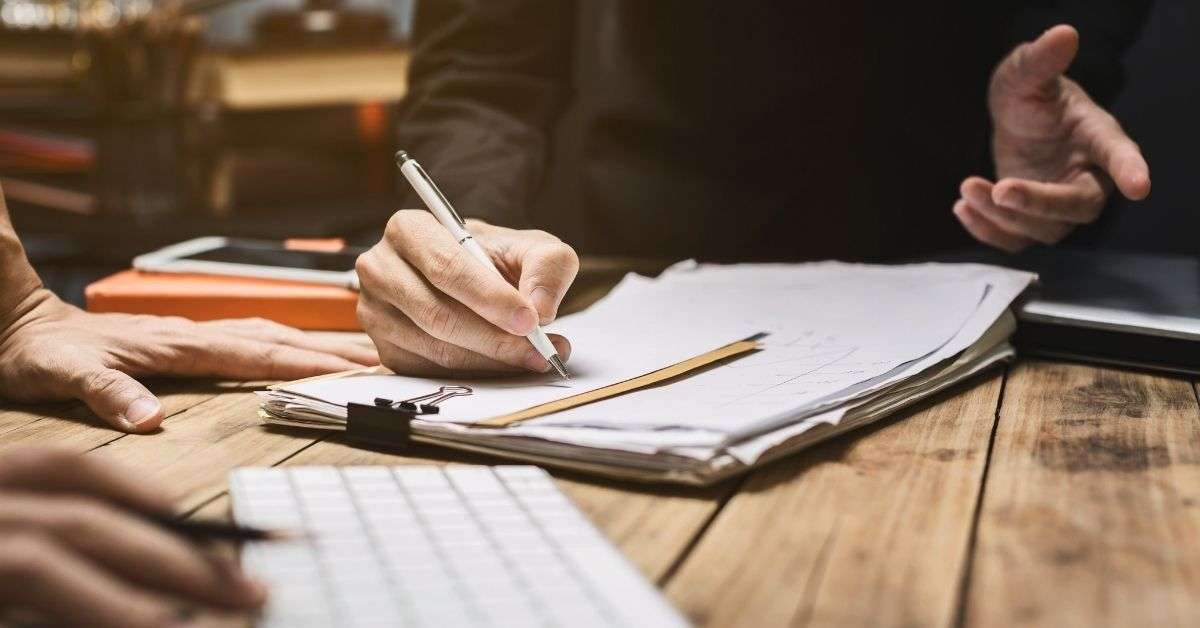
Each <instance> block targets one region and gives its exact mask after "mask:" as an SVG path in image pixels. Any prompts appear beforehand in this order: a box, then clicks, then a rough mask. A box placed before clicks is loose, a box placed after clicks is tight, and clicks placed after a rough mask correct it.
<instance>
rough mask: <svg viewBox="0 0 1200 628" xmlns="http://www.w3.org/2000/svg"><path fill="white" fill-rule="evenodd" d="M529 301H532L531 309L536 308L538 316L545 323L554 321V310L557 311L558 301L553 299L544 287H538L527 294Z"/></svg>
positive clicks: (548, 290)
mask: <svg viewBox="0 0 1200 628" xmlns="http://www.w3.org/2000/svg"><path fill="white" fill-rule="evenodd" d="M529 299H530V300H531V301H533V307H535V308H537V311H538V314H539V315H540V316H541V317H542V318H543V320H545V321H546V322H549V321H552V320H554V314H555V310H557V309H558V299H556V298H554V293H553V292H551V291H550V289H549V288H547V287H545V286H538V287H536V288H534V289H533V292H530V293H529Z"/></svg>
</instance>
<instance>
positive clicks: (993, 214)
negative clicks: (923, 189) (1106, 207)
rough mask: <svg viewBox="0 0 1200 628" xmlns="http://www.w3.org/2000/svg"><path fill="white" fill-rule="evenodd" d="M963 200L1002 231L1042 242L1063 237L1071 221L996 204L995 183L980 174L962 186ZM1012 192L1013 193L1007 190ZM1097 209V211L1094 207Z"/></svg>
mask: <svg viewBox="0 0 1200 628" xmlns="http://www.w3.org/2000/svg"><path fill="white" fill-rule="evenodd" d="M960 191H961V192H962V195H963V200H965V201H966V203H967V205H969V206H970V207H971V209H972V210H974V211H975V212H976V213H977V214H979V215H981V216H983V217H984V218H985V219H987V221H988V222H989V223H991V224H992V225H995V226H996V227H998V228H1000V229H1001V230H1002V231H1004V232H1006V233H1008V234H1010V235H1014V236H1019V237H1021V238H1024V239H1026V240H1032V241H1034V242H1041V243H1042V244H1053V243H1055V242H1058V241H1059V240H1061V239H1062V238H1064V237H1065V236H1066V235H1067V234H1068V233H1070V232H1071V229H1073V228H1074V225H1073V224H1071V223H1069V222H1064V221H1061V220H1055V219H1052V218H1046V217H1045V216H1042V215H1037V214H1032V213H1023V212H1020V211H1017V210H1015V209H1013V208H1011V207H1006V206H1003V205H999V204H997V203H996V202H995V201H994V200H993V197H994V196H995V190H994V186H993V185H992V184H991V182H989V181H987V180H985V179H981V178H979V177H971V178H969V179H967V180H966V181H964V182H963V185H962V187H961V190H960ZM1009 195H1010V196H1011V195H1012V193H1011V192H1010V193H1009ZM1097 211H1099V210H1098V209H1097Z"/></svg>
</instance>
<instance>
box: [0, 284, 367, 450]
mask: <svg viewBox="0 0 1200 628" xmlns="http://www.w3.org/2000/svg"><path fill="white" fill-rule="evenodd" d="M22 308H23V311H25V312H26V313H25V314H23V315H22V316H20V317H19V318H17V320H16V321H15V322H13V323H12V324H10V325H9V326H8V328H7V329H4V330H0V397H5V398H8V399H12V400H15V401H27V402H28V401H42V400H52V399H80V400H82V401H83V402H84V403H86V404H87V405H88V407H89V408H91V409H92V411H93V412H95V413H96V415H98V416H99V417H100V418H102V419H104V420H105V421H107V422H108V423H109V424H110V425H112V426H113V427H116V428H117V429H120V430H122V431H126V432H143V433H144V432H149V431H152V430H154V429H155V428H157V427H158V425H159V424H160V423H162V420H163V407H162V404H161V403H160V402H159V401H158V399H156V398H155V397H154V395H153V394H151V393H150V391H149V390H147V389H146V387H145V386H143V385H141V384H140V383H138V382H137V381H136V380H134V379H133V377H131V376H142V375H179V376H189V377H192V376H194V377H225V378H231V379H242V380H245V379H269V380H276V379H297V378H301V377H309V376H312V375H319V374H323V373H332V372H336V371H344V370H349V369H354V368H361V367H362V366H364V365H373V364H377V363H378V357H377V356H376V354H375V352H373V351H371V350H369V349H367V348H365V347H357V346H354V345H351V344H343V343H339V342H333V341H329V340H323V339H318V338H314V337H310V336H309V335H307V334H305V333H303V332H301V331H298V330H296V329H292V328H291V327H285V326H283V325H279V324H277V323H272V322H269V321H264V320H258V319H242V320H224V321H212V322H206V323H195V322H192V321H189V320H186V319H182V318H168V317H158V316H134V315H129V314H88V313H86V312H82V311H80V310H79V309H78V308H75V307H72V306H70V305H67V304H65V303H63V302H62V301H59V300H58V299H57V298H56V297H54V296H53V295H51V294H50V293H49V292H46V291H44V290H39V291H38V292H36V293H34V294H33V295H31V297H30V298H29V299H28V300H27V301H26V303H25V305H23V306H22Z"/></svg>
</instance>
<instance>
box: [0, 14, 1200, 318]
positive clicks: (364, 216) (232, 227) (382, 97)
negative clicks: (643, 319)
mask: <svg viewBox="0 0 1200 628" xmlns="http://www.w3.org/2000/svg"><path fill="white" fill-rule="evenodd" d="M415 1H417V0H240V1H239V0H176V1H174V2H170V3H165V2H152V0H70V1H65V0H58V1H46V0H0V182H2V183H3V187H4V191H5V194H6V196H7V198H8V202H9V207H10V210H11V212H12V215H13V219H14V221H15V222H16V223H17V229H18V232H19V233H20V234H21V236H22V238H23V239H24V241H25V242H26V244H27V246H28V249H29V255H30V257H31V259H32V260H33V262H34V265H35V266H36V267H37V268H38V270H39V272H40V273H41V274H42V276H43V278H44V280H45V281H46V282H47V284H48V285H50V286H51V287H52V289H54V290H55V291H57V292H59V293H60V294H61V295H62V296H64V298H66V299H68V300H70V301H73V302H76V303H79V302H81V300H82V293H83V287H84V286H85V285H87V283H89V282H91V281H92V280H94V279H96V278H99V277H101V276H104V275H107V274H109V273H111V272H114V271H116V270H120V269H123V268H126V267H128V264H129V261H130V259H131V258H132V257H133V256H135V255H137V254H140V253H143V252H147V251H150V250H153V249H156V248H160V247H161V246H164V245H166V244H170V243H174V242H178V241H180V240H184V239H187V238H192V237H196V236H201V235H235V236H246V237H261V238H273V239H279V238H284V237H326V236H342V235H348V234H353V233H368V234H369V233H371V232H373V231H376V230H378V229H379V228H381V226H382V224H383V222H384V218H385V217H386V216H387V215H388V214H389V213H390V212H391V211H392V210H394V209H395V208H394V207H393V206H392V205H393V202H394V199H395V185H396V183H397V181H396V175H395V169H394V168H393V167H392V162H391V158H390V154H391V153H392V152H393V151H394V150H395V149H396V146H395V140H394V139H393V138H394V136H395V118H396V111H397V107H398V104H399V103H400V101H401V99H402V98H403V96H404V93H405V87H406V83H405V73H406V69H407V65H408V58H409V50H408V47H407V42H408V39H409V36H410V33H411V29H412V16H413V12H414V6H413V3H414V2H415ZM1197 33H1200V3H1196V2H1194V1H1192V0H1162V1H1159V2H1157V3H1156V5H1155V8H1154V11H1153V13H1152V15H1151V16H1150V19H1149V21H1148V23H1147V26H1146V29H1145V32H1144V33H1143V35H1142V36H1141V37H1140V39H1139V41H1138V43H1137V45H1136V46H1135V47H1134V49H1133V50H1132V51H1131V52H1130V54H1129V55H1128V56H1127V59H1126V65H1127V74H1126V76H1127V78H1128V82H1127V84H1126V85H1125V89H1124V91H1123V92H1122V93H1121V94H1120V95H1119V96H1118V98H1117V99H1116V101H1115V103H1114V104H1113V107H1114V110H1115V113H1116V114H1117V116H1118V118H1119V119H1121V121H1122V122H1123V123H1124V124H1125V126H1126V128H1127V129H1128V130H1129V131H1130V133H1131V134H1132V135H1133V137H1134V138H1135V139H1136V140H1137V141H1139V142H1140V143H1141V145H1142V147H1143V150H1144V152H1145V153H1146V155H1147V157H1148V159H1149V161H1150V164H1151V169H1152V174H1153V180H1154V191H1153V193H1152V195H1151V197H1150V199H1149V200H1147V201H1145V202H1142V203H1137V204H1133V203H1128V202H1123V201H1120V200H1116V201H1114V202H1113V203H1112V206H1111V207H1110V210H1109V211H1107V212H1106V213H1105V216H1104V218H1103V219H1102V220H1101V221H1100V222H1099V223H1097V224H1096V225H1093V226H1091V227H1090V228H1088V229H1085V230H1083V231H1081V232H1079V233H1077V234H1076V235H1074V236H1072V242H1071V243H1072V244H1074V245H1077V246H1094V247H1103V248H1115V249H1122V250H1136V251H1148V252H1170V253H1180V254H1186V255H1192V254H1195V253H1196V248H1197V245H1196V234H1197V231H1198V229H1197V227H1200V219H1198V218H1197V216H1196V212H1195V210H1194V208H1193V204H1194V200H1193V196H1192V195H1191V194H1190V192H1191V191H1192V190H1191V188H1190V185H1191V183H1192V182H1193V180H1195V176H1194V175H1193V174H1192V172H1191V168H1192V167H1193V165H1194V164H1195V163H1196V161H1197V160H1196V159H1195V158H1194V157H1193V156H1192V155H1191V150H1190V149H1191V147H1194V146H1197V145H1200V117H1197V116H1196V115H1195V114H1194V110H1195V108H1196V103H1197V102H1200V80H1198V79H1197V72H1196V69H1197V68H1198V67H1200V40H1198V39H1197V37H1196V36H1195V35H1196V34H1197ZM946 141H952V139H947V140H946ZM551 183H553V182H551ZM554 187H555V186H554V185H553V184H551V185H548V186H547V188H548V189H554ZM956 194H957V192H956V191H955V190H947V196H948V199H949V198H952V197H953V196H954V195H956ZM949 207H950V203H949V201H948V202H947V203H946V211H948V210H949Z"/></svg>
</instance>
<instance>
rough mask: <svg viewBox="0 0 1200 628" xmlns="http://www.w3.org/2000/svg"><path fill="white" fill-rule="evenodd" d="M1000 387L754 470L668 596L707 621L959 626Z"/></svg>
mask: <svg viewBox="0 0 1200 628" xmlns="http://www.w3.org/2000/svg"><path fill="white" fill-rule="evenodd" d="M1001 381H1002V376H1001V375H1000V374H999V373H994V374H993V375H991V376H990V377H987V378H986V379H983V380H977V381H976V382H975V384H974V385H973V386H969V387H967V388H961V387H959V388H955V389H953V390H952V391H951V392H950V393H949V394H943V395H938V396H937V397H936V398H935V399H934V404H933V405H925V406H921V407H918V409H916V410H913V411H910V412H909V413H907V416H902V417H900V418H898V419H895V420H890V421H888V422H886V423H884V424H880V425H876V426H874V427H871V428H867V429H864V430H861V431H859V432H856V433H853V434H849V435H847V436H846V437H842V438H838V439H836V440H834V441H831V442H828V443H825V444H824V445H820V446H817V447H815V448H813V449H811V450H808V451H806V452H801V453H800V454H798V455H796V456H795V457H792V458H790V459H787V460H784V461H781V462H780V463H777V464H774V465H771V466H769V467H767V468H764V469H762V470H760V471H758V472H755V473H754V474H753V475H752V476H751V477H750V478H749V480H748V481H747V482H746V484H745V485H744V486H743V487H742V489H741V491H739V492H738V493H737V495H735V496H734V497H733V498H732V499H731V500H730V501H729V503H728V504H727V505H726V506H725V508H724V509H723V510H722V511H721V513H720V514H719V515H718V516H717V518H716V520H715V521H714V523H713V525H712V527H711V529H710V530H709V531H708V532H707V533H706V534H705V535H704V536H703V537H702V538H701V540H700V542H699V544H698V545H697V546H696V548H695V550H694V551H693V552H692V553H691V555H690V556H688V558H687V559H686V560H685V562H684V563H683V565H682V567H681V569H680V570H679V572H678V573H677V574H675V575H674V576H673V577H672V578H671V579H670V580H669V581H668V583H667V593H668V595H669V597H670V598H671V600H672V601H673V602H675V603H676V604H678V605H679V607H680V608H681V609H682V610H684V612H686V613H687V615H688V616H689V617H691V619H692V620H694V621H696V622H697V623H698V624H700V625H711V626H805V625H852V626H944V625H948V624H950V623H952V622H953V618H954V615H955V612H956V610H957V601H958V597H959V589H960V580H961V576H962V573H963V571H964V569H965V565H966V563H967V556H968V547H969V539H970V532H971V528H972V522H973V516H974V512H975V507H976V504H977V499H978V491H979V487H980V485H981V481H982V476H983V470H984V466H985V461H986V457H987V450H988V443H989V439H990V435H991V431H992V428H993V424H994V421H995V409H996V403H997V401H998V398H999V393H1000V388H1001Z"/></svg>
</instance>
